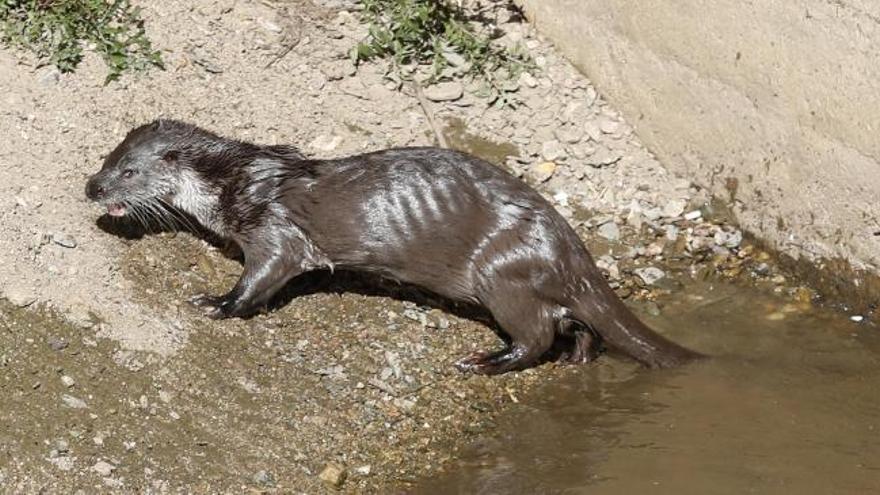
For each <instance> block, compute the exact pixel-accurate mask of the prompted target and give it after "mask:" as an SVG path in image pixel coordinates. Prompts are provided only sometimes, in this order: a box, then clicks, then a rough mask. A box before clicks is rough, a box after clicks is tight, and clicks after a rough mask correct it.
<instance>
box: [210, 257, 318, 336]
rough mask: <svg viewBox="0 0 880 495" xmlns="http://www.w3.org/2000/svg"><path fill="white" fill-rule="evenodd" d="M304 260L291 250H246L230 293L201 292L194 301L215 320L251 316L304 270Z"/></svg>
mask: <svg viewBox="0 0 880 495" xmlns="http://www.w3.org/2000/svg"><path fill="white" fill-rule="evenodd" d="M301 266H302V263H301V260H300V259H299V258H298V257H296V256H294V255H292V254H291V253H276V254H274V255H269V256H257V255H254V254H253V253H248V252H247V251H246V252H245V264H244V272H242V274H241V277H240V278H239V279H238V282H237V283H236V284H235V287H233V288H232V290H231V291H229V292H228V293H227V294H225V295H222V296H209V295H199V296H196V297H194V298H193V299H192V303H193V304H195V305H196V306H198V307H199V308H201V309H202V310H203V311H204V312H205V314H206V315H207V316H208V317H209V318H213V319H215V320H217V319H222V318H230V317H234V316H247V315H249V314H252V313H254V312H256V311H257V310H259V309H260V308H261V307H263V306H265V305H266V304H268V302H269V300H270V299H271V298H272V296H274V295H275V294H276V293H277V292H278V291H279V290H281V288H283V287H284V286H285V285H286V284H287V282H289V281H290V280H291V279H292V278H293V277H295V276H297V275H299V274H301V273H303V269H302V268H301Z"/></svg>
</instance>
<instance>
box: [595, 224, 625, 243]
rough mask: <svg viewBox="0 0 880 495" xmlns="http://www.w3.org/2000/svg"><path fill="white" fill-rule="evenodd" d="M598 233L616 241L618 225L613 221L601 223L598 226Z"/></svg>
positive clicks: (618, 237) (617, 238) (618, 231)
mask: <svg viewBox="0 0 880 495" xmlns="http://www.w3.org/2000/svg"><path fill="white" fill-rule="evenodd" d="M599 235H600V236H602V237H604V238H606V239H608V240H609V241H617V240H619V239H620V227H618V226H617V224H616V223H615V222H607V223H603V224H602V225H600V226H599Z"/></svg>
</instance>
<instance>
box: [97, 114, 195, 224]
mask: <svg viewBox="0 0 880 495" xmlns="http://www.w3.org/2000/svg"><path fill="white" fill-rule="evenodd" d="M195 129H196V128H195V127H194V126H191V125H189V124H184V123H182V122H176V121H169V120H157V121H154V122H151V123H149V124H146V125H142V126H140V127H138V128H136V129H133V130H132V131H131V132H129V133H128V135H127V136H125V139H124V140H123V141H122V142H121V143H120V144H119V145H118V146H116V149H114V150H113V151H112V152H111V153H110V155H108V156H107V158H106V159H105V160H104V165H103V166H102V167H101V170H100V171H99V172H98V173H96V174H95V175H93V176H92V177H90V178H89V181H88V183H87V184H86V196H88V198H89V199H91V200H92V201H95V202H97V203H99V204H101V205H102V206H105V207H106V208H107V213H109V214H110V215H111V216H114V217H121V216H124V215H125V214H126V213H127V212H128V211H129V210H131V209H137V208H138V207H140V206H143V207H145V208H147V209H149V206H151V205H155V204H157V203H169V202H170V201H172V200H173V198H174V195H175V194H177V193H178V192H179V191H178V190H179V189H180V176H181V170H180V169H181V167H182V166H184V165H185V164H184V163H182V161H181V143H182V142H183V140H184V138H186V137H187V136H191V135H192V133H193V131H194V130H195Z"/></svg>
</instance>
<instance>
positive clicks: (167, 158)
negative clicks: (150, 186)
mask: <svg viewBox="0 0 880 495" xmlns="http://www.w3.org/2000/svg"><path fill="white" fill-rule="evenodd" d="M178 158H180V151H178V150H168V151H166V152H165V153H164V154H163V155H162V161H163V162H165V163H174V162H176V161H177V159H178Z"/></svg>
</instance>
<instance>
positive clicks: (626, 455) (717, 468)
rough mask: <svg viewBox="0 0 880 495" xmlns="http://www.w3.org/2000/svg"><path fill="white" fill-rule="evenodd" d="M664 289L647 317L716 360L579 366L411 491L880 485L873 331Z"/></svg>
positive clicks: (701, 288) (721, 295) (711, 292)
mask: <svg viewBox="0 0 880 495" xmlns="http://www.w3.org/2000/svg"><path fill="white" fill-rule="evenodd" d="M674 297H675V299H674V300H672V301H667V302H666V303H665V304H664V305H663V313H662V315H661V316H659V317H654V318H650V319H649V320H648V321H650V322H651V323H652V324H653V325H655V326H656V327H658V328H661V329H662V330H663V331H664V333H666V334H668V335H671V336H673V337H675V338H676V339H677V340H679V341H682V342H683V343H687V344H690V345H691V346H693V347H695V348H697V349H699V350H701V351H705V352H709V353H711V354H712V355H713V356H715V358H714V359H712V360H710V361H708V362H706V363H701V364H699V365H696V366H691V367H688V368H686V369H679V370H671V371H670V370H666V371H645V370H641V369H637V368H635V367H634V366H631V365H629V364H626V363H622V362H620V361H615V360H611V359H601V360H600V362H598V363H596V364H594V365H591V366H590V365H588V366H585V367H583V368H582V369H580V370H577V372H575V373H573V375H572V376H568V377H567V378H565V379H563V380H562V381H559V382H556V383H550V384H547V385H546V386H543V387H542V388H540V389H538V390H537V392H536V393H534V394H532V396H530V397H526V398H524V399H523V400H522V403H521V404H519V405H518V406H516V407H514V408H513V409H512V410H511V411H510V413H509V414H508V415H507V416H506V417H502V418H500V419H499V424H500V425H501V426H500V427H499V430H500V431H499V432H498V433H497V434H496V435H494V436H492V437H489V438H482V439H480V440H479V441H478V442H476V443H475V444H474V445H472V446H471V447H470V448H468V449H467V450H466V451H465V452H463V453H462V456H461V459H460V460H459V461H457V462H456V463H454V464H453V465H451V466H450V467H449V468H448V469H447V470H446V473H445V474H441V475H439V476H436V477H434V478H432V479H428V480H424V481H423V482H421V483H420V484H419V485H418V486H417V487H416V489H414V490H412V493H419V494H449V493H468V494H489V493H492V494H494V493H503V494H536V493H565V494H581V493H590V494H640V493H663V494H665V493H675V494H690V493H694V494H726V493H736V494H739V493H780V494H868V493H880V329H878V328H877V327H876V326H874V325H871V324H856V323H853V322H851V321H849V319H848V318H847V315H844V314H841V313H839V312H836V311H830V310H821V309H811V310H807V311H797V310H795V309H794V308H793V307H792V306H790V305H789V306H786V305H785V302H784V301H781V300H776V299H775V298H774V297H773V296H772V295H768V294H766V293H763V292H759V291H757V290H751V289H743V288H741V287H732V286H729V285H718V284H715V285H711V284H708V283H706V284H705V285H692V286H691V287H689V288H688V289H687V290H686V293H684V294H678V295H676V296H674ZM780 308H781V309H782V311H781V312H780V311H779V310H780ZM786 311H788V312H786ZM768 315H773V316H771V317H770V319H768ZM780 315H784V318H783V319H781V320H780V319H778V318H780Z"/></svg>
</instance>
